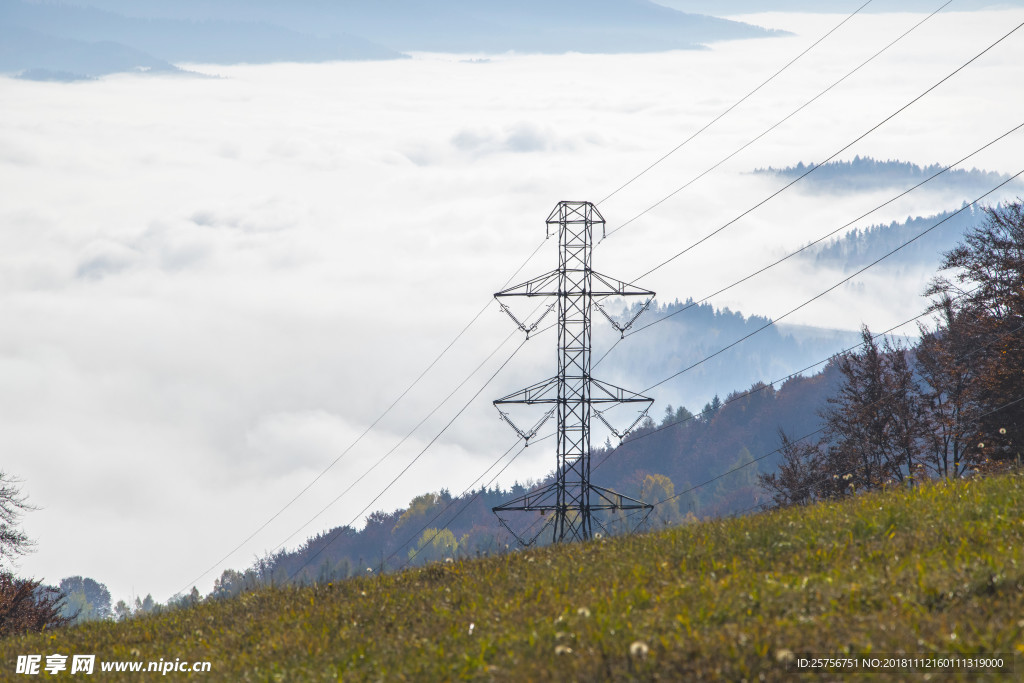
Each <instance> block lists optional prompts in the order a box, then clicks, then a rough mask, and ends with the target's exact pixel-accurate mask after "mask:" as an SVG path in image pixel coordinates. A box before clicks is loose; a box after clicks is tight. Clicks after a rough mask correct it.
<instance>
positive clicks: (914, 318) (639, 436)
mask: <svg viewBox="0 0 1024 683" xmlns="http://www.w3.org/2000/svg"><path fill="white" fill-rule="evenodd" d="M977 289H979V287H976V288H975V289H973V290H970V291H968V292H965V293H963V294H961V295H959V296H957V297H954V299H957V298H961V297H963V296H967V295H969V294H971V293H973V292H974V291H977ZM932 312H933V311H932V309H930V308H929V310H927V311H925V312H924V313H922V314H920V315H918V316H915V317H913V318H910V319H909V320H906V321H904V322H902V323H900V324H899V325H895V326H893V327H890V328H889V329H888V330H885V331H884V332H880V333H878V334H874V335H872V340H874V339H879V338H882V337H884V336H885V335H887V334H889V333H891V332H892V331H893V330H896V329H899V328H900V327H903V326H905V325H908V324H909V323H911V322H914V321H916V320H920V319H921V318H923V317H925V316H927V315H930V314H931V313H932ZM1022 329H1024V325H1021V326H1019V327H1017V328H1016V329H1013V330H1010V331H1008V332H1005V333H1003V334H1001V335H999V336H997V337H996V338H995V339H993V340H992V341H991V342H989V344H988V345H989V346H990V345H991V344H993V343H995V342H997V341H999V340H1000V339H1003V338H1005V337H1007V336H1009V335H1011V334H1014V333H1015V332H1018V331H1020V330H1022ZM863 345H864V344H863V342H862V343H860V344H855V345H853V346H851V347H848V348H847V349H844V350H843V351H840V352H839V353H838V354H833V356H830V357H829V358H826V359H824V360H820V361H818V362H817V363H814V364H812V365H809V366H807V367H806V368H804V369H803V370H799V371H797V372H795V373H792V374H790V375H787V376H786V377H784V378H781V379H777V380H773V381H771V382H769V383H768V384H765V385H762V386H761V387H758V388H756V389H751V390H749V391H746V392H744V393H742V394H739V395H736V396H735V397H733V398H731V399H729V400H727V401H726V402H725V403H724V404H723V406H726V405H729V404H730V403H733V402H735V401H739V400H741V399H743V398H746V397H748V396H750V395H752V394H755V393H758V392H760V391H763V390H765V389H767V388H768V387H770V386H773V385H774V384H778V383H779V382H783V381H785V380H787V379H790V378H792V377H796V376H797V375H799V374H801V373H803V372H806V371H807V370H809V369H811V368H813V367H816V366H818V365H821V364H822V363H826V362H828V361H829V360H831V358H833V357H835V356H836V355H840V354H844V353H848V352H850V351H852V350H854V349H856V348H858V347H860V346H863ZM982 348H983V347H979V348H975V349H972V350H971V351H969V352H968V353H966V354H964V355H963V356H962V359H964V358H968V357H970V356H971V355H973V354H975V353H978V352H979V351H981V350H982ZM879 400H881V399H879ZM1022 400H1024V399H1022ZM877 402H878V401H876V402H875V403H877ZM1003 407H1006V406H1003ZM705 412H709V411H707V410H705V411H701V412H700V413H697V414H696V415H690V416H689V417H687V418H684V419H682V420H677V421H675V422H672V423H670V424H667V425H662V426H661V427H659V428H657V429H654V430H652V431H650V432H645V433H643V434H640V435H638V436H636V437H634V438H632V439H630V440H629V441H628V442H624V443H629V444H633V443H635V442H636V441H640V440H642V439H644V438H647V437H648V436H653V435H654V434H656V433H659V432H661V431H664V430H666V429H670V428H672V427H677V426H679V425H681V424H685V423H686V422H689V421H690V420H693V419H695V418H697V417H698V416H700V415H702V414H703V413H705ZM986 415H988V413H986ZM981 417H985V415H982V416H981ZM979 419H980V417H979ZM824 430H825V428H824V427H822V428H819V429H817V430H815V431H813V432H810V433H809V434H805V435H804V436H802V437H800V438H798V439H794V440H793V441H792V442H793V443H799V442H800V441H803V440H805V439H808V438H810V437H812V436H815V435H816V434H820V433H822V432H823V431H824ZM550 436H551V435H548V436H546V437H544V438H549V437H550ZM621 447H622V444H619V445H618V446H616V447H615V448H613V449H611V450H610V451H609V452H608V453H607V454H606V455H605V457H604V458H603V459H602V460H601V462H599V463H598V464H597V465H596V466H595V467H594V470H597V469H598V468H599V467H600V466H601V465H602V464H604V463H605V462H606V461H607V460H608V459H609V458H610V457H611V455H612V454H613V453H614V452H615V451H617V450H618V449H619V448H621ZM510 450H511V449H510ZM781 450H782V448H781V447H780V448H777V449H775V450H773V451H771V452H769V453H766V454H764V455H762V456H760V457H758V458H755V459H752V460H750V461H748V462H747V463H744V464H742V465H739V466H737V467H734V468H732V469H730V470H728V471H727V472H723V473H722V474H719V475H718V476H716V477H713V478H711V479H709V480H707V481H705V482H702V483H700V484H697V485H696V486H692V487H690V488H689V489H687V490H685V491H682V492H680V493H678V494H676V495H673V496H671V497H669V498H666V499H663V500H660V501H657V502H655V503H653V504H654V505H655V506H657V505H660V504H662V503H665V502H668V501H670V500H674V499H675V498H678V497H680V496H683V495H686V494H687V493H691V492H693V491H696V490H697V489H700V488H702V487H704V486H708V485H710V484H712V483H714V482H716V481H718V480H719V479H722V478H724V477H726V476H728V475H730V474H733V473H734V472H737V471H739V470H741V469H743V468H745V467H747V466H749V465H751V464H754V463H756V462H760V461H761V460H764V459H766V458H768V457H770V456H772V455H774V454H776V453H778V452H780V451H781ZM521 452H522V450H520V453H521ZM507 453H508V451H506V455H507ZM517 456H518V454H517ZM501 457H502V458H503V457H505V455H502V456H501ZM500 460H501V458H499V459H498V462H500ZM496 464H497V462H495V463H494V464H492V465H491V467H489V468H488V469H487V471H490V470H491V469H492V468H493V467H494V466H495V465H496ZM509 464H511V463H509ZM506 467H507V465H506ZM502 471H504V468H503V470H502ZM485 474H486V472H485ZM499 475H500V472H499ZM482 477H483V475H481V477H479V478H478V479H477V481H479V479H480V478H482ZM496 478H497V475H496V476H495V477H494V478H492V479H491V482H492V483H493V481H494V479H496ZM488 485H490V484H488ZM473 500H475V496H474V498H473ZM454 502H455V501H454V500H453V501H452V502H451V503H449V505H448V506H447V507H446V508H445V510H442V512H441V513H438V515H435V516H434V518H433V519H432V520H431V521H430V522H429V523H428V524H427V525H426V526H425V527H424V528H422V529H421V530H420V532H419V533H422V532H423V531H424V530H426V528H428V527H429V526H430V524H432V523H433V521H434V520H436V519H437V518H438V517H439V516H440V515H441V514H443V513H444V512H446V511H447V510H448V509H449V508H450V507H451V505H453V504H454ZM471 502H472V500H470V501H469V502H467V503H466V504H465V505H463V507H462V508H461V509H460V510H459V511H458V512H457V513H456V514H455V515H454V516H453V517H452V519H451V520H449V522H448V524H447V525H446V527H445V528H447V526H450V525H451V524H452V523H453V522H454V520H455V519H456V518H458V517H459V516H460V515H461V514H462V512H464V511H465V509H466V508H468V506H469V504H470V503H471ZM635 514H638V512H633V513H630V515H627V519H628V518H629V517H632V516H633V515H635ZM536 523H537V522H536V521H535V522H534V523H533V524H531V525H530V527H529V528H528V529H527V532H528V531H529V529H532V527H533V526H535V525H536ZM541 531H543V529H542V530H541ZM438 533H440V529H439V530H438V531H437V532H436V533H435V534H434V537H432V538H431V539H430V541H432V540H433V538H436V536H437V535H438ZM417 535H418V534H417ZM428 542H429V541H428ZM405 545H408V541H407V542H406V544H403V546H401V547H405ZM397 552H398V551H397V550H396V551H395V553H392V555H391V556H390V557H389V558H388V559H391V557H394V555H395V554H396V553H397ZM417 552H418V551H417ZM415 554H416V553H414V555H413V557H415ZM411 560H412V558H410V561H411ZM407 565H408V562H406V564H405V565H403V567H404V566H407Z"/></svg>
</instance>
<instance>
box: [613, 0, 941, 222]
mask: <svg viewBox="0 0 1024 683" xmlns="http://www.w3.org/2000/svg"><path fill="white" fill-rule="evenodd" d="M872 2H873V0H868V1H867V2H865V3H864V4H863V5H861V6H860V7H858V8H857V9H855V10H854V11H853V12H852V13H851V14H850V15H849V16H847V17H846V18H845V19H843V20H842V21H840V22H839V23H838V24H836V25H835V26H833V27H832V28H831V29H829V30H828V31H827V32H826V33H825V35H823V36H821V37H820V38H818V39H817V40H816V41H814V42H813V43H812V44H811V45H810V47H808V48H806V49H805V50H804V51H803V52H801V53H800V54H798V55H797V56H796V57H794V58H793V59H791V60H790V61H789V62H788V63H787V64H786V65H785V66H784V67H782V68H781V69H779V70H778V71H776V72H775V73H773V74H772V75H771V76H769V77H768V78H767V79H766V80H764V81H763V82H762V83H761V84H760V85H759V86H757V87H756V88H754V89H753V90H751V91H750V92H748V93H747V94H746V95H744V96H743V97H741V98H740V99H738V100H737V101H736V102H735V103H733V105H732V106H730V107H729V108H728V109H726V110H725V111H723V112H722V113H721V114H719V115H718V116H716V117H715V118H713V119H711V120H710V121H709V122H708V123H706V124H704V126H703V127H702V128H700V129H699V130H697V132H695V133H693V134H692V135H690V137H688V138H686V139H685V140H683V141H682V142H680V143H679V144H678V145H676V146H675V147H673V148H672V149H671V150H669V151H668V152H667V153H666V154H664V155H662V156H661V157H660V158H659V159H658V160H657V161H655V162H654V163H652V164H651V165H650V166H648V167H647V168H645V169H644V170H642V171H640V172H639V173H637V174H636V175H635V176H633V177H632V178H630V179H629V180H627V181H626V182H625V183H623V184H622V185H620V186H619V187H618V188H616V189H615V190H613V191H612V192H611V193H610V194H608V195H607V196H605V198H604V199H602V200H601V201H599V202H595V204H596V205H597V206H600V205H601V204H603V203H604V202H606V201H608V200H609V199H611V198H612V197H614V196H615V195H617V194H618V193H619V192H621V191H622V190H624V189H626V188H627V187H629V186H630V185H632V184H633V183H634V182H635V181H637V180H638V179H639V178H640V177H641V176H642V175H644V174H645V173H647V172H648V171H650V170H651V169H652V168H654V167H655V166H657V165H658V164H660V163H661V162H663V161H665V159H668V158H669V157H670V156H672V155H673V154H675V153H676V152H678V151H679V150H680V149H682V148H683V147H685V146H686V145H687V144H689V143H690V142H691V141H692V140H693V139H694V138H696V137H697V136H698V135H700V134H701V133H703V132H704V131H706V130H707V129H708V128H710V127H711V126H713V125H715V124H716V123H718V121H719V120H721V119H722V118H723V117H725V116H726V115H727V114H728V113H729V112H731V111H732V110H733V109H735V108H736V107H738V106H740V105H741V104H743V103H744V102H746V101H747V100H748V99H749V98H750V97H751V96H753V95H754V93H756V92H757V91H758V90H760V89H761V88H763V87H764V86H766V85H768V84H769V83H771V82H772V81H773V80H775V78H776V77H778V76H779V75H781V74H782V72H783V71H785V70H786V69H788V68H789V67H791V66H793V65H794V64H795V63H796V62H797V61H799V60H800V58H801V57H803V56H804V55H806V54H807V53H808V52H810V51H811V50H813V49H814V48H816V47H817V46H818V45H819V44H821V43H822V42H823V41H824V40H825V39H826V38H828V37H829V36H830V35H832V34H833V33H835V32H836V31H838V30H839V29H840V27H842V26H843V24H845V23H846V22H848V21H850V19H853V18H854V17H855V16H856V15H857V14H859V13H860V11H861V10H862V9H864V8H865V7H867V6H868V5H870V4H871V3H872ZM950 2H952V0H950ZM946 4H947V5H948V4H949V2H947V3H946ZM943 7H945V5H943ZM613 232H614V231H613Z"/></svg>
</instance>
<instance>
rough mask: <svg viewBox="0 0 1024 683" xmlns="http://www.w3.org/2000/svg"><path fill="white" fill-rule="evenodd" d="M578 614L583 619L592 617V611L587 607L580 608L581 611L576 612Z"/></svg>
mask: <svg viewBox="0 0 1024 683" xmlns="http://www.w3.org/2000/svg"><path fill="white" fill-rule="evenodd" d="M576 614H578V615H580V616H581V617H589V616H590V610H589V609H587V608H586V607H580V608H579V609H577V610H576Z"/></svg>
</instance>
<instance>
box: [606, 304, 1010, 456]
mask: <svg viewBox="0 0 1024 683" xmlns="http://www.w3.org/2000/svg"><path fill="white" fill-rule="evenodd" d="M978 289H979V288H978V287H976V288H975V289H973V290H970V291H968V292H965V293H963V294H959V295H957V296H956V297H954V300H956V299H959V298H961V297H964V296H967V295H968V294H972V293H973V292H975V291H977V290H978ZM933 312H934V311H933V310H932V308H931V307H929V308H928V310H926V311H925V312H924V313H921V314H920V315H916V316H914V317H913V318H910V319H908V320H904V321H903V322H901V323H899V324H897V325H893V326H892V327H890V328H889V329H887V330H883V331H882V332H878V333H876V334H873V335H871V339H872V340H875V339H881V338H884V337H885V336H886V335H888V334H891V333H892V332H893V331H895V330H898V329H900V328H901V327H905V326H906V325H909V324H910V323H912V322H915V321H917V320H920V319H921V318H924V317H925V316H928V315H931V314H932V313H933ZM1022 329H1024V328H1022ZM863 345H864V342H858V343H857V344H854V345H853V346H848V347H846V348H845V349H842V350H840V351H837V352H835V353H833V354H832V355H830V356H828V357H827V358H823V359H821V360H819V361H817V362H814V363H811V364H810V365H808V366H807V367H804V368H801V369H800V370H797V371H795V372H791V373H790V374H788V375H786V376H785V377H779V378H778V379H773V380H771V381H769V382H767V383H764V382H762V383H761V386H758V387H755V388H753V389H748V390H747V391H744V392H742V393H739V394H736V395H734V396H733V397H732V398H729V399H726V401H725V402H723V403H722V407H725V406H727V405H729V404H730V403H734V402H736V401H740V400H743V399H745V398H747V397H748V396H753V395H754V394H758V393H760V392H762V391H765V390H766V389H768V388H769V387H773V386H775V385H776V384H780V383H782V382H785V381H787V380H790V379H793V378H794V377H799V376H800V375H803V374H804V373H805V372H807V371H808V370H811V369H813V368H816V367H818V366H819V365H824V364H825V363H827V362H829V361H830V360H832V359H833V358H835V357H836V356H841V355H843V354H846V353H849V352H851V351H853V350H854V349H857V348H859V347H861V346H863ZM711 412H713V411H711V410H710V409H705V410H702V411H700V412H698V413H695V414H691V415H690V416H688V417H685V418H683V419H682V420H676V421H675V422H670V423H668V424H664V425H661V426H660V427H656V428H655V429H653V430H651V431H649V432H644V433H642V434H637V435H636V436H633V437H632V438H630V439H629V441H626V442H623V443H630V444H632V443H634V442H636V441H640V440H642V439H646V438H647V437H649V436H654V435H655V434H658V433H659V432H663V431H665V430H666V429H672V428H673V427H678V426H680V425H683V424H686V423H687V422H690V421H691V420H695V419H698V418H700V417H702V416H703V415H704V414H705V413H711ZM620 447H621V444H620V445H619V446H616V447H615V448H613V449H611V450H610V451H609V452H608V454H607V455H605V457H604V458H602V459H601V462H599V463H597V465H595V466H594V469H595V470H597V469H598V468H599V467H601V465H603V464H604V463H605V462H606V461H607V460H608V458H609V457H611V455H612V453H614V452H615V451H616V450H618V448H620Z"/></svg>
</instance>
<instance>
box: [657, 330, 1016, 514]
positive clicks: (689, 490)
mask: <svg viewBox="0 0 1024 683" xmlns="http://www.w3.org/2000/svg"><path fill="white" fill-rule="evenodd" d="M1021 329H1024V326H1021V327H1018V328H1017V329H1016V330H1011V331H1010V332H1006V333H1005V334H1003V335H1001V336H1000V337H998V338H997V339H1001V338H1003V337H1005V336H1007V335H1010V334H1013V332H1017V331H1019V330H1021ZM979 350H980V349H973V350H972V351H971V352H970V353H968V354H966V355H964V356H963V358H967V357H968V356H969V355H970V354H972V353H975V352H977V351H979ZM888 395H891V392H890V393H889V394H887V395H885V396H882V397H881V398H879V399H878V400H876V401H873V402H872V403H871V404H869V405H872V406H873V405H875V404H877V403H879V402H880V401H882V400H883V399H885V398H887V397H888ZM1020 401H1024V397H1021V398H1019V399H1017V400H1015V401H1012V402H1010V403H1007V404H1005V405H1002V406H1000V407H999V408H996V409H995V410H992V411H989V412H988V413H985V414H983V415H979V416H978V417H977V418H976V419H975V420H974V422H975V423H977V422H978V421H980V420H981V418H983V417H987V416H988V415H991V414H992V413H994V412H996V411H998V410H1002V409H1003V408H1007V407H1009V406H1011V405H1013V404H1015V403H1019V402H1020ZM825 429H826V427H820V428H818V429H816V430H814V431H813V432H810V433H808V434H804V435H803V436H801V437H800V438H798V439H793V440H791V441H790V443H799V442H801V441H805V440H806V439H809V438H811V437H812V436H816V435H817V434H821V433H822V432H824V431H825ZM783 448H784V446H780V447H778V448H776V449H775V450H773V451H770V452H768V453H765V454H764V455H761V456H758V457H756V458H753V459H752V460H749V461H748V462H746V463H744V464H742V465H737V466H736V467H733V468H732V469H730V470H729V471H727V472H723V473H722V474H719V475H718V476H716V477H712V478H711V479H708V480H707V481H704V482H701V483H700V484H697V485H696V486H691V487H690V488H688V489H686V490H685V491H682V492H680V493H677V494H675V495H672V496H669V497H668V498H665V499H663V500H659V501H658V502H656V503H653V505H655V506H657V505H661V504H662V503H667V502H669V501H670V500H674V499H676V498H679V497H680V496H684V495H686V494H687V493H691V492H693V491H696V490H697V489H699V488H703V487H705V486H708V485H709V484H713V483H714V482H716V481H718V480H719V479H722V478H723V477H727V476H729V475H730V474H733V473H734V472H738V471H740V470H741V469H743V468H745V467H748V466H750V465H752V464H754V463H756V462H760V461H762V460H764V459H765V458H768V457H770V456H772V455H775V454H776V453H779V452H781V451H782V449H783Z"/></svg>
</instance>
